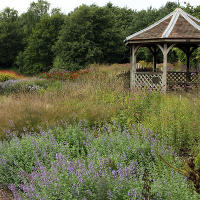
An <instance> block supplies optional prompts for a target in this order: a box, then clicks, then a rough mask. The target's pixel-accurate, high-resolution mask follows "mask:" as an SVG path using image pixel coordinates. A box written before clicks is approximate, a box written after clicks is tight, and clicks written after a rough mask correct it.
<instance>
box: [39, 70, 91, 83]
mask: <svg viewBox="0 0 200 200" xmlns="http://www.w3.org/2000/svg"><path fill="white" fill-rule="evenodd" d="M87 73H89V70H88V69H84V70H79V71H76V72H70V71H66V70H60V69H53V70H51V71H50V72H44V73H42V74H41V75H40V76H39V77H41V78H45V79H51V80H62V81H65V80H75V79H77V78H79V77H80V76H81V75H82V74H87Z"/></svg>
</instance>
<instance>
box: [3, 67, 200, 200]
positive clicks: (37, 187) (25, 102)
mask: <svg viewBox="0 0 200 200" xmlns="http://www.w3.org/2000/svg"><path fill="white" fill-rule="evenodd" d="M128 70H129V65H128V64H124V65H110V66H106V65H101V66H98V65H93V66H90V67H89V68H88V69H87V70H80V71H77V72H76V73H75V72H74V73H72V72H68V71H52V72H49V73H43V74H41V75H39V76H37V77H35V78H24V77H21V78H20V79H16V80H13V79H12V80H4V81H2V82H1V83H0V95H1V96H0V97H1V98H0V127H1V129H0V138H1V143H0V185H1V187H2V188H4V189H8V190H10V191H12V194H13V197H14V198H15V199H34V200H35V199H38V200H40V199H44V200H46V199H56V200H58V199H63V200H64V199H66V200H67V199H81V200H83V199H91V200H92V199H102V200H104V199H116V200H119V199H130V200H132V199H134V200H135V199H138V200H139V199H152V200H153V199H167V200H168V199H176V200H179V199H180V200H183V199H185V200H187V199H199V197H200V196H199V194H200V179H199V176H200V173H199V170H200V164H199V163H200V156H199V151H200V142H199V141H200V140H199V137H200V136H199V130H200V115H199V113H200V100H199V99H200V98H199V94H198V90H191V92H188V93H184V92H183V91H177V92H171V93H168V94H161V93H159V92H155V91H130V90H129V88H128V84H129V83H128V80H127V79H126V78H125V76H123V75H121V74H122V73H124V74H126V72H127V71H128Z"/></svg>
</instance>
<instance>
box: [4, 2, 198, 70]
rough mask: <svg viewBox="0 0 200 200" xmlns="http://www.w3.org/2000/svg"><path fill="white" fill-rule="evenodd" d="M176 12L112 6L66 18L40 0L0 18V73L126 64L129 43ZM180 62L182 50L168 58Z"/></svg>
mask: <svg viewBox="0 0 200 200" xmlns="http://www.w3.org/2000/svg"><path fill="white" fill-rule="evenodd" d="M176 7H177V4H176V3H174V2H167V3H166V5H165V6H163V7H161V8H159V9H154V8H152V7H150V8H148V9H146V10H141V11H136V10H132V9H129V8H120V7H117V6H114V5H113V4H112V3H108V4H106V5H105V6H103V7H99V6H97V5H90V6H87V5H81V6H80V7H77V8H76V9H74V11H72V12H70V13H69V14H64V13H62V11H61V10H60V9H58V8H54V9H52V10H51V11H50V4H49V2H47V1H45V0H38V1H37V2H32V3H31V4H30V6H29V8H28V10H27V11H26V12H25V13H22V14H21V15H19V14H18V11H17V10H14V9H11V8H5V9H4V10H3V11H2V12H1V13H0V47H1V48H0V68H17V69H18V70H19V71H20V72H21V73H23V74H37V73H40V72H44V71H49V70H50V69H52V68H56V69H60V68H61V69H65V70H69V71H75V70H78V69H81V68H85V67H87V66H88V65H89V64H92V63H99V64H102V63H106V64H111V63H127V62H129V56H130V50H129V48H128V47H126V46H125V45H124V43H123V41H124V39H125V38H126V37H127V36H129V35H131V34H133V33H135V32H137V31H139V30H141V29H143V28H145V27H147V26H149V25H151V24H152V23H154V22H155V21H157V20H159V19H161V18H163V17H164V16H166V15H167V14H169V13H170V12H172V11H173V10H174V9H175V8H176ZM184 9H185V10H186V11H187V12H189V13H190V14H192V15H194V16H196V17H199V18H200V6H197V7H192V6H191V5H190V4H187V6H186V7H185V8H184ZM197 54H198V52H196V54H195V56H194V60H195V59H196V58H197ZM180 57H181V58H182V59H183V60H184V55H182V54H181V52H179V51H178V50H175V51H172V52H171V53H170V56H169V58H170V61H171V62H175V61H177V59H179V58H180ZM138 59H139V60H146V61H151V60H152V55H151V52H150V51H149V50H148V49H145V48H141V49H140V50H139V52H138ZM159 59H160V60H161V59H162V55H161V54H160V55H159V58H158V60H159Z"/></svg>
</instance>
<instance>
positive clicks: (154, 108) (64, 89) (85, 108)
mask: <svg viewBox="0 0 200 200" xmlns="http://www.w3.org/2000/svg"><path fill="white" fill-rule="evenodd" d="M128 69H129V66H128V65H111V66H98V65H96V66H91V67H90V70H89V71H90V73H88V74H84V75H83V76H81V77H80V78H79V79H77V80H69V81H65V82H55V83H54V84H53V85H52V86H51V87H50V88H49V89H48V90H47V91H42V92H39V93H38V92H37V93H31V94H18V95H9V96H1V98H0V135H1V137H3V136H4V135H5V131H3V130H8V129H14V128H15V129H16V130H18V131H22V132H23V128H24V127H26V129H30V130H31V129H32V128H35V129H37V127H38V126H42V127H45V126H46V124H48V126H55V125H56V124H57V122H58V121H60V120H64V121H69V122H70V123H76V122H77V121H79V120H86V121H87V122H88V125H89V126H100V125H101V124H102V123H105V122H106V123H109V122H113V121H117V122H118V123H119V124H120V125H121V127H123V126H125V127H127V126H131V125H132V124H135V125H136V126H137V125H138V126H140V125H141V124H143V125H144V126H145V127H146V128H150V129H152V130H153V131H154V132H155V133H156V134H158V136H159V140H160V141H161V143H162V142H165V141H168V142H169V143H171V144H172V145H173V146H174V147H175V148H176V149H177V151H180V152H183V153H186V152H188V151H190V150H191V149H192V148H193V147H194V146H195V147H197V149H199V150H200V142H199V141H200V137H199V130H200V115H199V113H200V98H199V94H198V93H195V94H194V93H193V94H189V93H170V94H166V95H163V94H160V93H156V92H155V93H154V92H153V93H148V92H147V93H145V92H137V93H136V92H131V91H130V90H129V89H127V87H126V86H127V81H126V80H124V79H123V78H118V76H117V74H120V73H121V72H124V71H128ZM180 95H181V97H180ZM13 124H14V126H13ZM199 150H197V151H199Z"/></svg>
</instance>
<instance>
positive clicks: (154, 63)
mask: <svg viewBox="0 0 200 200" xmlns="http://www.w3.org/2000/svg"><path fill="white" fill-rule="evenodd" d="M149 49H150V51H151V53H152V55H153V71H154V72H156V64H157V53H158V51H157V48H156V46H152V47H149Z"/></svg>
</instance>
